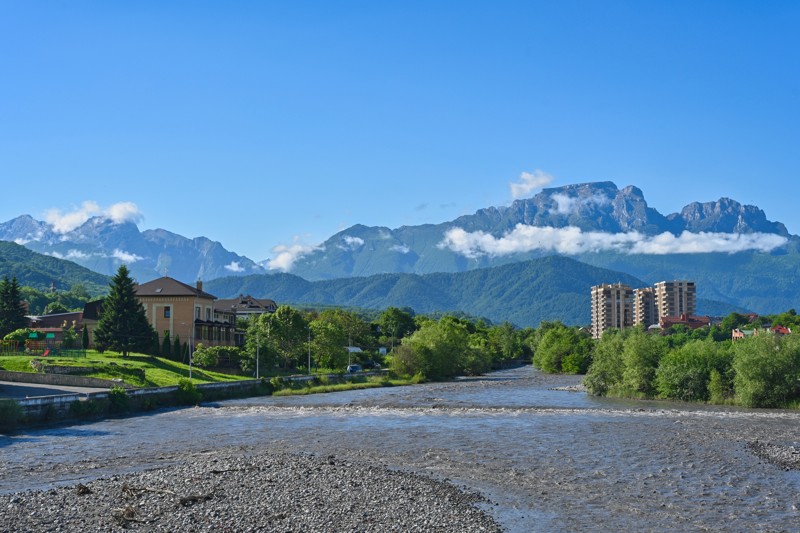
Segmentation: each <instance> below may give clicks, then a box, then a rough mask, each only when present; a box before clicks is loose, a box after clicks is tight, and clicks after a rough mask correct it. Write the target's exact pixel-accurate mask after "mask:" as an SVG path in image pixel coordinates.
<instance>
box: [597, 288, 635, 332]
mask: <svg viewBox="0 0 800 533" xmlns="http://www.w3.org/2000/svg"><path fill="white" fill-rule="evenodd" d="M632 325H633V289H631V288H630V287H629V286H628V285H625V284H623V283H615V284H610V283H604V284H602V285H596V286H594V287H592V337H593V338H595V339H599V338H600V337H601V336H602V335H603V332H604V331H605V330H607V329H610V328H619V329H622V328H627V327H630V326H632Z"/></svg>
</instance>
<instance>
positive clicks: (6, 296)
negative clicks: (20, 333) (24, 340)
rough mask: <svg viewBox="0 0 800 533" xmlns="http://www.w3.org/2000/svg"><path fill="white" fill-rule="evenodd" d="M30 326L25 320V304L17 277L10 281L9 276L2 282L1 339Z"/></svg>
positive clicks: (0, 299)
mask: <svg viewBox="0 0 800 533" xmlns="http://www.w3.org/2000/svg"><path fill="white" fill-rule="evenodd" d="M27 325H28V319H26V318H25V304H24V303H23V302H22V290H21V288H20V286H19V283H18V282H17V277H16V276H14V277H13V278H11V281H9V280H8V276H6V277H4V278H3V280H2V281H0V339H2V338H3V337H5V336H6V335H8V334H9V333H11V332H12V331H16V330H18V329H22V328H24V327H26V326H27Z"/></svg>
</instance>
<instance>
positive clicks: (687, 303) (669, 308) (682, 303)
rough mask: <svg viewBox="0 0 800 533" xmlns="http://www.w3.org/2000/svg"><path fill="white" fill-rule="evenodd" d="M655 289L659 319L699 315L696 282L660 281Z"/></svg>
mask: <svg viewBox="0 0 800 533" xmlns="http://www.w3.org/2000/svg"><path fill="white" fill-rule="evenodd" d="M653 288H654V291H655V305H656V311H657V312H658V317H662V316H680V315H686V316H692V315H695V314H696V313H697V291H696V288H695V286H694V281H685V280H678V281H659V282H658V283H656V284H655V286H654V287H653Z"/></svg>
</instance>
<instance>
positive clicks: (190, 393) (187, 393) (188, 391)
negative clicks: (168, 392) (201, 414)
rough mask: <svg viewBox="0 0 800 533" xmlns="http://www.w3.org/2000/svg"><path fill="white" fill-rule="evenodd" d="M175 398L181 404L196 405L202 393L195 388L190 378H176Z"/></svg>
mask: <svg viewBox="0 0 800 533" xmlns="http://www.w3.org/2000/svg"><path fill="white" fill-rule="evenodd" d="M177 398H178V403H180V404H181V405H197V404H198V403H200V400H201V399H202V398H203V394H202V393H201V392H200V391H199V390H197V387H196V386H195V384H194V383H192V380H191V379H189V378H181V379H179V380H178V392H177Z"/></svg>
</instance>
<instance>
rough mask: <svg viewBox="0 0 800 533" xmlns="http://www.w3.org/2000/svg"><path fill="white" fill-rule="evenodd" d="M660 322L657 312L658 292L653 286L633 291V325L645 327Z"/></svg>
mask: <svg viewBox="0 0 800 533" xmlns="http://www.w3.org/2000/svg"><path fill="white" fill-rule="evenodd" d="M653 324H658V313H657V312H656V292H655V289H654V288H653V287H643V288H641V289H635V290H634V291H633V325H634V326H639V325H642V326H644V327H645V328H648V327H650V326H652V325H653Z"/></svg>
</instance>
